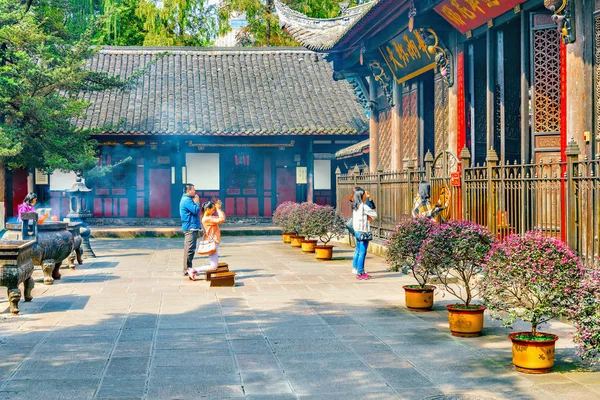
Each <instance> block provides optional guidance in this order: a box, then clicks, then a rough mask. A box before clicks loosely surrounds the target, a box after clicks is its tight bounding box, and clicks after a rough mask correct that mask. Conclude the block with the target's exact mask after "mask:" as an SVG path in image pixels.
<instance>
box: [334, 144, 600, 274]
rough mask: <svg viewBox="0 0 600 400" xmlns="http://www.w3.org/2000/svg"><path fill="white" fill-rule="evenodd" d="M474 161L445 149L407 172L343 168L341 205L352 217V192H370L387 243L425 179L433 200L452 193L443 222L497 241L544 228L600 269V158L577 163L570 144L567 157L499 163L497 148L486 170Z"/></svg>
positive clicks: (378, 231) (377, 229)
mask: <svg viewBox="0 0 600 400" xmlns="http://www.w3.org/2000/svg"><path fill="white" fill-rule="evenodd" d="M470 158H471V156H470V154H469V151H468V150H467V149H463V152H462V153H461V155H460V160H459V159H458V158H457V157H456V156H455V155H453V154H452V153H450V152H447V151H445V152H443V153H441V154H439V155H437V157H435V158H434V157H433V156H432V155H431V154H427V156H426V157H425V159H424V164H425V165H424V167H422V168H415V167H414V166H412V165H410V163H408V165H407V168H406V169H405V170H404V171H386V172H378V173H374V174H361V173H359V171H349V173H348V174H341V172H340V171H339V170H338V171H337V185H336V190H337V199H338V200H337V208H338V210H340V212H341V213H342V215H344V216H345V217H349V216H350V215H351V211H350V202H349V196H350V195H351V193H352V191H353V189H354V187H355V186H360V187H362V188H364V189H365V190H369V191H370V193H371V197H372V198H373V200H374V201H375V204H376V206H377V213H378V218H377V219H376V220H375V221H374V222H373V224H372V230H373V235H374V236H375V237H377V238H380V239H386V238H387V237H388V234H389V232H391V231H392V230H393V229H394V227H395V225H396V223H397V222H398V221H399V220H400V219H401V218H402V217H405V216H410V215H411V211H412V208H413V204H414V199H415V197H416V195H417V186H418V183H419V182H420V181H421V180H427V181H429V182H430V183H431V189H432V200H433V201H437V200H438V199H440V198H444V197H445V196H448V195H449V196H450V205H449V207H448V208H447V209H445V210H444V211H443V212H442V213H440V216H439V218H440V219H443V220H449V219H466V220H469V221H473V222H477V223H479V224H481V225H484V226H487V227H488V228H489V229H490V230H491V231H492V232H494V234H495V235H496V236H497V237H498V238H499V239H502V238H503V237H504V236H506V235H509V234H511V233H524V232H526V231H529V230H534V229H536V230H540V231H542V232H543V233H544V234H546V235H549V236H553V237H557V238H560V239H562V240H563V241H565V242H566V243H568V244H569V245H570V246H571V248H573V249H574V250H575V251H576V252H577V253H578V254H579V255H580V256H581V258H582V259H583V261H584V262H585V264H586V265H587V266H588V267H590V268H598V267H599V260H598V256H599V254H600V239H599V235H600V204H599V203H600V176H599V175H598V173H599V172H600V170H599V168H600V158H596V159H595V160H586V159H583V160H579V149H578V148H577V145H576V143H575V142H571V143H570V144H569V146H568V148H567V151H566V160H551V159H548V160H543V159H541V160H539V162H538V163H529V164H502V163H499V162H498V157H497V155H496V153H495V152H494V150H491V151H490V152H489V153H488V155H487V159H486V163H485V164H484V165H482V166H479V165H475V166H472V165H471V164H470ZM442 200H443V199H442ZM441 202H442V203H444V201H441Z"/></svg>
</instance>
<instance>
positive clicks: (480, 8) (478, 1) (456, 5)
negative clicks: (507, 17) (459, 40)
mask: <svg viewBox="0 0 600 400" xmlns="http://www.w3.org/2000/svg"><path fill="white" fill-rule="evenodd" d="M525 1H527V0H445V1H444V2H443V3H441V4H439V5H437V6H436V7H435V8H434V9H435V11H436V12H437V13H438V14H440V15H441V16H442V17H444V19H445V20H446V21H448V22H449V23H450V24H451V25H452V26H454V27H455V28H456V29H457V30H458V31H460V33H462V34H465V33H467V31H470V30H472V29H475V28H477V27H479V26H481V25H483V24H485V23H486V22H487V21H489V20H491V19H492V18H496V17H498V16H499V15H502V14H504V13H505V12H506V11H508V10H510V9H511V8H514V7H515V6H516V5H517V4H521V3H524V2H525Z"/></svg>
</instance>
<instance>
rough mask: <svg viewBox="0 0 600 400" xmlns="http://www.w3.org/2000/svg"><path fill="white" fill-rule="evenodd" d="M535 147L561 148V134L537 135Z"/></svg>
mask: <svg viewBox="0 0 600 400" xmlns="http://www.w3.org/2000/svg"><path fill="white" fill-rule="evenodd" d="M535 147H536V149H548V148H560V136H558V135H556V136H554V135H553V136H537V137H536V138H535Z"/></svg>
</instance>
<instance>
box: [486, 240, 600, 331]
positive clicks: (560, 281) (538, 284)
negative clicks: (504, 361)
mask: <svg viewBox="0 0 600 400" xmlns="http://www.w3.org/2000/svg"><path fill="white" fill-rule="evenodd" d="M584 274H585V270H584V268H583V265H582V263H581V261H580V259H579V257H577V256H576V255H575V253H574V252H573V251H572V250H571V249H570V248H569V247H568V246H567V245H566V244H564V243H563V242H561V241H560V240H559V239H556V238H551V237H547V236H544V235H543V234H542V233H541V232H539V231H533V232H527V233H525V234H524V235H510V236H508V237H506V238H505V239H504V241H503V242H501V243H497V244H495V245H494V246H493V248H492V250H491V252H490V254H489V257H488V262H487V266H486V267H485V276H484V278H483V282H482V283H483V284H482V294H483V298H484V301H485V304H486V306H487V307H488V309H489V310H490V311H491V315H492V317H493V318H496V319H500V320H502V321H503V325H504V326H507V327H511V326H512V325H513V324H514V323H515V321H516V320H517V319H521V320H523V321H525V322H529V323H531V336H532V337H535V336H536V333H537V329H538V326H539V325H541V324H543V323H545V322H548V321H549V320H551V319H552V318H555V317H558V316H561V315H567V313H568V311H569V310H571V311H572V313H573V314H574V315H575V314H578V312H579V310H577V309H578V308H579V307H578V306H579V305H580V304H581V303H582V300H584V298H585V297H587V296H586V295H585V290H583V289H584V286H583V285H582V281H583V278H584ZM596 307H597V306H596ZM575 310H577V312H575ZM581 321H583V320H581ZM596 334H597V333H596ZM585 335H586V333H585V332H582V333H581V334H580V336H581V337H583V336H585ZM523 339H524V338H523Z"/></svg>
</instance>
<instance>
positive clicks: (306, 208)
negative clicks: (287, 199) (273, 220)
mask: <svg viewBox="0 0 600 400" xmlns="http://www.w3.org/2000/svg"><path fill="white" fill-rule="evenodd" d="M312 207H313V204H312V203H300V204H298V205H297V206H296V207H293V209H292V211H291V212H290V214H289V218H288V223H289V227H290V230H291V231H293V232H297V234H296V235H291V236H290V239H291V244H292V247H297V248H301V247H302V241H303V240H305V239H306V236H305V234H304V232H302V230H303V225H304V221H305V220H306V218H307V217H308V215H309V213H310V212H311V209H312Z"/></svg>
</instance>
